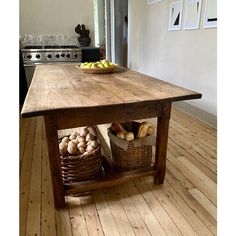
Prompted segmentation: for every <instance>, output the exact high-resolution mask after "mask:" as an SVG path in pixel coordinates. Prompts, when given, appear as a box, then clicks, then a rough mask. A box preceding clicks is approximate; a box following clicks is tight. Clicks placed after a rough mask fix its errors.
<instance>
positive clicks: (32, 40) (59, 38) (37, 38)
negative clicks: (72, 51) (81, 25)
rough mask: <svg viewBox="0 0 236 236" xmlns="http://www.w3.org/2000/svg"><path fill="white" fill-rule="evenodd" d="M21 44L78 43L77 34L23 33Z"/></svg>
mask: <svg viewBox="0 0 236 236" xmlns="http://www.w3.org/2000/svg"><path fill="white" fill-rule="evenodd" d="M21 40H22V42H21V43H22V46H23V47H24V46H26V45H27V46H31V45H79V41H78V35H70V36H68V35H29V34H27V35H23V36H22V37H21Z"/></svg>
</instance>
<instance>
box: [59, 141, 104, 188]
mask: <svg viewBox="0 0 236 236" xmlns="http://www.w3.org/2000/svg"><path fill="white" fill-rule="evenodd" d="M61 171H62V179H63V183H64V184H65V185H66V184H71V183H76V182H79V181H82V180H89V179H93V178H95V177H96V176H98V175H99V174H100V173H101V171H102V156H101V145H99V146H98V147H97V148H96V149H95V150H93V151H92V152H90V153H89V154H88V155H76V156H75V155H73V156H72V155H70V154H69V153H67V154H66V155H64V156H61Z"/></svg>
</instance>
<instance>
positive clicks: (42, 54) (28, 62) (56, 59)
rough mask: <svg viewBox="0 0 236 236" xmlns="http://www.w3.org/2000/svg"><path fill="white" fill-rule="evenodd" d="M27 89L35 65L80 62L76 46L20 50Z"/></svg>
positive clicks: (25, 48) (29, 47) (31, 47)
mask: <svg viewBox="0 0 236 236" xmlns="http://www.w3.org/2000/svg"><path fill="white" fill-rule="evenodd" d="M21 53H22V57H23V63H24V68H25V75H26V81H27V87H28V88H29V86H30V83H31V80H32V78H33V75H34V71H35V68H36V65H39V64H52V63H75V62H78V63H79V62H81V61H82V55H81V49H80V48H79V46H77V45H67V46H65V45H61V46H60V45H48V46H47V45H45V46H25V47H24V48H23V49H21Z"/></svg>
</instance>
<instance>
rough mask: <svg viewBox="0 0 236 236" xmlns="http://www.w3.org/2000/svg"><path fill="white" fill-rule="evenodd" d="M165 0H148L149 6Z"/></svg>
mask: <svg viewBox="0 0 236 236" xmlns="http://www.w3.org/2000/svg"><path fill="white" fill-rule="evenodd" d="M161 1H163V0H147V4H148V5H150V4H153V3H156V2H161Z"/></svg>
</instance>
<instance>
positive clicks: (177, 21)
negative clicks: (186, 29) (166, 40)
mask: <svg viewBox="0 0 236 236" xmlns="http://www.w3.org/2000/svg"><path fill="white" fill-rule="evenodd" d="M182 8H183V1H176V2H171V3H170V11H169V31H174V30H180V29H181V24H182V23H181V22H182Z"/></svg>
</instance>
